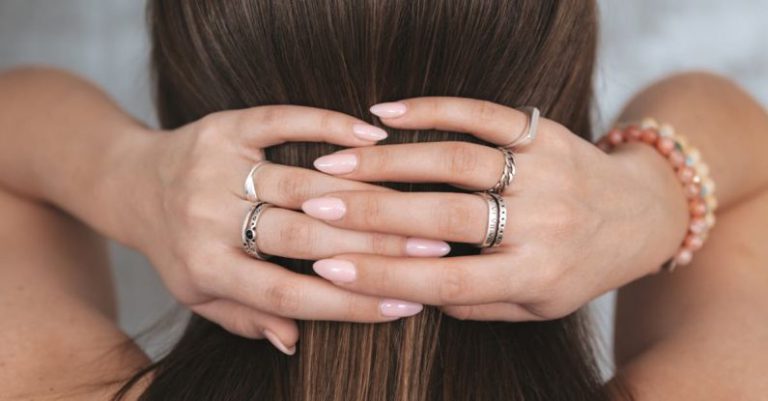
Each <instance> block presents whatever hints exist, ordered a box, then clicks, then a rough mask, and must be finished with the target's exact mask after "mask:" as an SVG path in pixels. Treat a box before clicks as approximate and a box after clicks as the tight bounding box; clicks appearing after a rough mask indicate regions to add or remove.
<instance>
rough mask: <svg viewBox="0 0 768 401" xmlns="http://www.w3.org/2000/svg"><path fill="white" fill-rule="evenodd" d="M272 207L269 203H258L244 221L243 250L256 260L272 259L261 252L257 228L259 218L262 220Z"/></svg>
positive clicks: (242, 233) (252, 207)
mask: <svg viewBox="0 0 768 401" xmlns="http://www.w3.org/2000/svg"><path fill="white" fill-rule="evenodd" d="M270 207H272V205H271V204H269V203H267V202H256V203H255V204H253V206H251V208H250V209H249V210H248V213H247V214H246V215H245V220H244V221H243V229H242V232H241V238H242V240H243V250H244V251H245V253H247V254H248V255H250V256H251V257H254V258H256V259H261V260H265V259H268V258H269V257H270V255H267V254H266V253H264V252H261V251H260V250H259V246H258V245H257V244H256V240H257V239H258V238H257V234H256V228H257V226H258V224H259V218H261V214H262V213H264V211H265V210H267V209H268V208H270Z"/></svg>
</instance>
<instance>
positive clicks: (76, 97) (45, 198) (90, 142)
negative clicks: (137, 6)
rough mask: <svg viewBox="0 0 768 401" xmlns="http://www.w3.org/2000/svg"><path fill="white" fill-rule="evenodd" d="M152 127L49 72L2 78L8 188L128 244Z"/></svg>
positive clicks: (0, 131) (1, 163) (1, 150)
mask: <svg viewBox="0 0 768 401" xmlns="http://www.w3.org/2000/svg"><path fill="white" fill-rule="evenodd" d="M145 132H146V129H145V128H144V127H143V126H142V125H141V124H140V123H139V122H137V121H135V120H134V119H132V118H131V117H129V116H128V115H127V114H126V113H124V112H123V111H122V110H121V109H120V108H119V107H118V106H117V105H115V103H114V102H112V101H111V100H110V99H109V98H108V97H107V96H106V95H105V94H104V93H103V92H101V91H100V90H98V89H97V88H96V87H94V86H93V85H91V84H89V83H87V82H85V81H83V80H80V79H78V78H76V77H74V76H72V75H69V74H66V73H63V72H59V71H54V70H47V69H23V70H15V71H11V72H8V73H5V74H2V75H0V143H2V146H0V185H2V186H5V187H6V188H8V189H10V190H11V191H13V192H16V193H18V194H20V195H23V196H26V197H30V198H33V199H38V200H40V201H42V202H46V203H50V204H53V205H55V206H57V207H59V208H61V209H63V210H65V211H67V212H68V213H70V214H72V215H74V216H76V217H78V218H79V219H81V220H83V221H84V222H86V223H87V224H89V225H90V226H91V227H93V228H95V229H96V230H97V231H99V232H101V233H103V234H106V235H108V236H110V237H112V238H115V239H117V240H120V241H123V242H126V241H127V234H126V232H125V230H124V228H125V227H124V223H123V222H122V219H124V217H123V216H125V215H126V214H129V213H127V212H128V211H127V210H125V209H122V210H121V209H118V206H119V207H131V205H132V203H131V202H124V200H127V198H129V197H131V196H132V195H133V194H134V193H135V192H136V191H137V189H138V185H137V184H138V180H140V178H139V174H130V169H131V166H138V165H141V164H140V163H137V162H136V159H137V158H138V157H139V156H140V155H139V154H137V152H136V151H135V150H134V149H137V148H139V147H140V146H138V145H139V144H140V143H141V142H142V141H144V140H146V137H147V135H146V134H145ZM118 201H119V202H118Z"/></svg>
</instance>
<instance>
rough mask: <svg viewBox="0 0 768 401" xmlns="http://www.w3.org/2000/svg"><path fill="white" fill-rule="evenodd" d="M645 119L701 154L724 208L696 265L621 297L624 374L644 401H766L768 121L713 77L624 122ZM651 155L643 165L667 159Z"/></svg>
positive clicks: (676, 90) (663, 91)
mask: <svg viewBox="0 0 768 401" xmlns="http://www.w3.org/2000/svg"><path fill="white" fill-rule="evenodd" d="M645 116H651V117H655V118H657V119H659V120H661V121H665V122H669V123H671V124H673V125H674V126H675V128H676V129H677V130H678V131H679V132H680V133H682V134H683V135H685V136H687V137H688V138H689V140H690V142H691V143H692V144H693V145H694V146H696V147H698V148H699V149H700V150H701V153H702V155H703V159H704V160H705V161H706V162H707V163H708V164H709V165H710V167H711V175H712V177H713V178H714V179H715V181H716V182H717V184H718V188H717V192H716V194H717V196H718V198H719V200H720V201H721V202H720V203H721V206H724V207H721V209H720V211H719V212H718V223H717V225H716V226H715V228H714V230H713V231H712V233H711V235H710V236H709V238H708V240H707V243H706V245H705V246H704V248H703V249H701V250H700V251H698V252H697V254H696V256H695V257H694V262H693V263H692V265H690V266H684V267H681V268H678V270H677V271H676V272H675V273H674V274H671V275H669V274H661V275H656V276H651V277H647V278H644V279H642V280H639V281H637V282H635V283H632V284H630V285H628V286H626V287H624V288H622V289H621V290H620V292H619V301H618V308H617V312H616V332H615V338H616V342H615V350H616V357H617V358H616V359H617V365H618V369H619V371H620V372H622V373H623V374H624V375H625V376H626V379H627V381H628V382H629V384H630V385H631V386H632V387H634V388H635V389H636V390H637V391H638V394H639V397H638V399H639V400H644V399H649V400H653V399H673V400H674V399H725V398H729V399H737V398H738V399H744V398H740V397H742V396H746V395H750V394H760V393H761V392H760V390H761V389H760V388H759V387H760V386H761V385H762V384H761V383H762V382H763V380H762V377H761V376H759V373H757V372H762V371H765V370H766V369H768V357H766V355H768V348H767V347H766V346H765V344H768V341H766V340H768V325H766V324H765V323H764V322H765V320H766V319H765V313H764V312H763V311H765V310H767V309H768V250H767V249H766V248H765V247H764V244H765V243H766V242H767V241H768V228H766V227H768V191H766V188H768V186H767V185H766V175H767V174H768V166H766V165H765V163H766V159H765V158H764V157H762V156H761V154H762V153H764V152H765V151H766V150H768V118H767V117H766V114H765V111H764V110H763V109H761V108H760V106H759V105H757V104H756V103H755V102H754V101H753V100H752V99H751V98H749V96H747V95H746V94H744V93H743V92H741V91H739V90H738V89H736V88H735V87H734V86H732V85H731V84H730V83H728V82H726V81H722V80H720V79H718V78H713V77H712V76H708V75H687V76H680V77H677V78H671V79H669V80H666V81H663V82H661V83H659V84H657V85H654V86H653V87H651V88H650V89H648V90H646V91H644V92H642V93H641V94H640V95H638V97H637V98H636V99H634V100H633V101H632V102H631V103H630V105H629V106H628V107H627V110H626V111H625V112H624V113H623V115H622V117H621V118H620V120H622V121H631V120H637V119H640V118H642V117H645ZM649 149H650V148H649ZM645 155H646V156H645V157H646V160H645V161H643V160H640V161H639V163H640V165H643V166H647V164H644V163H647V162H648V161H650V160H653V162H654V163H657V162H658V161H660V160H662V159H661V158H658V157H657V156H658V155H657V154H655V152H653V151H651V150H649V151H647V152H646V154H645ZM638 160H639V159H638ZM656 171H657V172H659V170H656ZM665 178H669V176H666V177H665ZM670 188H672V187H670ZM678 210H679V207H678ZM659 227H661V226H659ZM664 231H666V230H664ZM649 252H651V250H649ZM747 399H748V398H747Z"/></svg>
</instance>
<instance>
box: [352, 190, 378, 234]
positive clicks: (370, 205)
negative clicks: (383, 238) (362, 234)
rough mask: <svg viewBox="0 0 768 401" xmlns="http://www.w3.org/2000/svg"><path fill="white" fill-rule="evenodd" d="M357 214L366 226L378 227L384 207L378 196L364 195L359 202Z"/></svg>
mask: <svg viewBox="0 0 768 401" xmlns="http://www.w3.org/2000/svg"><path fill="white" fill-rule="evenodd" d="M356 203H358V208H357V209H356V212H357V213H356V215H357V216H360V217H359V218H360V222H361V223H362V225H363V226H364V227H376V226H378V225H379V224H380V223H381V220H382V217H383V213H384V208H383V206H382V204H381V200H380V198H379V197H378V196H374V195H363V196H362V198H361V199H359V201H358V202H356Z"/></svg>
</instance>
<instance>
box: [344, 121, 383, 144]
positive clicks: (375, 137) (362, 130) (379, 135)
mask: <svg viewBox="0 0 768 401" xmlns="http://www.w3.org/2000/svg"><path fill="white" fill-rule="evenodd" d="M352 131H353V132H354V133H355V136H356V137H358V138H360V139H364V140H366V141H380V140H382V139H384V138H386V137H387V131H384V130H383V129H381V128H379V127H374V126H373V125H369V124H355V125H353V126H352Z"/></svg>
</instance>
